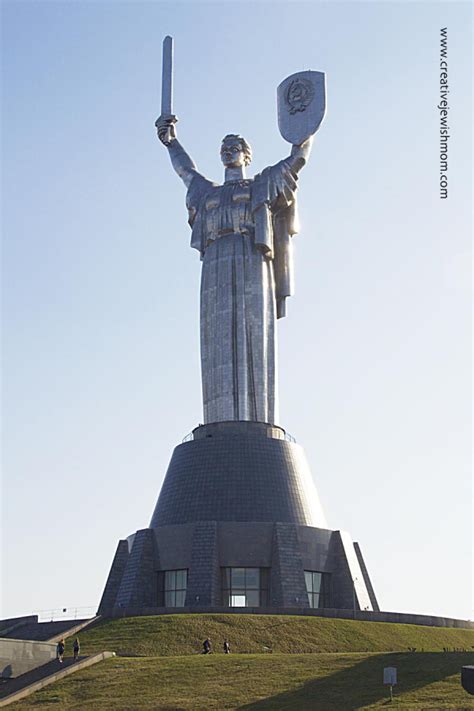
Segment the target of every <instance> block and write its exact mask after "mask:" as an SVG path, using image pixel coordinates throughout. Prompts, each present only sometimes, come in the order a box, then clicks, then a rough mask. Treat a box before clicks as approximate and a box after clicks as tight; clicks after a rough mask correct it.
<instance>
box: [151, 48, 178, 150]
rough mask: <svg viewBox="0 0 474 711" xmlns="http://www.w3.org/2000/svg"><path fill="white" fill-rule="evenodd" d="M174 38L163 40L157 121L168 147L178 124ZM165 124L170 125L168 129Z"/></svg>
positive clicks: (156, 124) (162, 139)
mask: <svg viewBox="0 0 474 711" xmlns="http://www.w3.org/2000/svg"><path fill="white" fill-rule="evenodd" d="M172 104H173V38H172V37H169V36H166V37H165V38H164V40H163V64H162V75H161V116H160V117H159V118H158V119H157V120H156V123H155V126H156V127H157V129H158V135H159V137H160V140H161V141H162V142H163V143H164V144H165V145H166V146H167V145H169V144H170V143H171V140H172V139H173V133H172V131H173V128H172V124H174V123H176V121H177V119H176V116H175V115H174V114H173V108H172ZM164 124H168V126H167V128H165V127H164Z"/></svg>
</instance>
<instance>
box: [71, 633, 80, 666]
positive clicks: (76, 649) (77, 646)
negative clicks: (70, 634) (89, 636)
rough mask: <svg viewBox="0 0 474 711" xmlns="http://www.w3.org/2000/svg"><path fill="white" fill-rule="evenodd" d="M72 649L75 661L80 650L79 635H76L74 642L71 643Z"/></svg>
mask: <svg viewBox="0 0 474 711" xmlns="http://www.w3.org/2000/svg"><path fill="white" fill-rule="evenodd" d="M72 651H73V652H74V661H75V662H77V658H78V656H79V652H80V651H81V645H80V644H79V637H76V639H75V640H74V644H73V645H72Z"/></svg>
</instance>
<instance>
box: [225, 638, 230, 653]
mask: <svg viewBox="0 0 474 711" xmlns="http://www.w3.org/2000/svg"><path fill="white" fill-rule="evenodd" d="M224 654H230V644H229V642H228V641H227V640H226V639H225V640H224Z"/></svg>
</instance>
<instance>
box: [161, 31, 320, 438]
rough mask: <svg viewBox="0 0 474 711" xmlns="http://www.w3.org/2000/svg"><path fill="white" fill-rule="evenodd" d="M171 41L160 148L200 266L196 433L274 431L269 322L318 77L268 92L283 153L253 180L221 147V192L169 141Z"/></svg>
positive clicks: (243, 160)
mask: <svg viewBox="0 0 474 711" xmlns="http://www.w3.org/2000/svg"><path fill="white" fill-rule="evenodd" d="M171 95H172V40H171V38H166V39H165V42H164V54H163V95H162V112H161V116H160V117H159V118H158V120H157V121H156V128H157V133H158V137H159V139H160V141H161V142H162V143H163V145H165V146H166V147H167V149H168V152H169V156H170V159H171V164H172V166H173V168H174V170H175V171H176V173H177V174H178V175H179V177H180V178H181V179H182V180H183V182H184V184H185V185H186V188H187V195H186V205H187V208H188V212H189V224H190V226H191V229H192V236H191V246H192V247H194V248H195V249H197V250H198V251H199V253H200V255H201V259H202V276H201V308H200V320H201V376H202V392H203V405H204V423H210V422H221V421H230V420H251V421H257V422H267V423H272V424H276V423H277V422H278V390H277V338H276V320H277V319H278V318H281V317H283V316H285V315H286V299H287V298H288V297H289V296H291V295H292V294H293V290H294V276H293V250H292V237H293V235H294V234H296V232H297V231H298V226H297V223H298V219H297V208H296V190H297V181H298V174H299V172H300V170H301V169H302V168H303V167H304V165H305V164H306V162H307V160H308V158H309V155H310V151H311V144H312V134H313V133H314V132H315V131H316V130H317V128H318V127H319V125H320V123H321V121H322V119H323V116H324V111H325V84H324V74H323V73H321V72H313V71H306V72H300V73H298V74H294V75H292V76H291V77H288V79H287V80H285V81H284V82H283V83H282V84H281V85H280V87H279V89H278V104H279V106H278V108H279V124H280V129H281V131H282V134H283V135H284V137H285V138H286V139H287V140H288V141H289V142H290V143H292V144H293V145H292V149H291V153H290V155H289V156H288V157H287V158H284V159H283V160H280V161H279V162H278V163H276V164H275V165H273V166H270V167H268V168H265V170H263V171H262V172H261V173H259V174H258V175H255V176H254V177H253V178H248V177H247V176H246V168H247V166H248V165H249V164H250V162H251V160H252V150H251V148H250V146H249V144H248V143H247V141H246V140H245V139H244V138H243V137H242V136H240V135H238V134H228V135H227V136H225V137H224V138H223V140H222V144H221V149H220V155H221V159H222V163H223V165H224V183H223V184H221V185H219V184H216V183H214V182H212V181H210V180H208V179H207V178H205V177H204V176H203V175H202V174H201V173H200V172H199V170H198V169H197V167H196V164H195V163H194V161H193V160H192V158H191V157H190V156H189V154H188V153H187V152H186V150H185V149H184V148H183V146H182V145H181V144H180V142H179V141H178V138H177V135H176V122H177V118H176V116H175V115H174V114H173V113H172V108H171Z"/></svg>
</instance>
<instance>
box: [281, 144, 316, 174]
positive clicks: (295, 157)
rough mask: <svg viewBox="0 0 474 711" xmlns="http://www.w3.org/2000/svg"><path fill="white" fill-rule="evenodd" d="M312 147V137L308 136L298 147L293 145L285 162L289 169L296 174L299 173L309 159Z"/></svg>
mask: <svg viewBox="0 0 474 711" xmlns="http://www.w3.org/2000/svg"><path fill="white" fill-rule="evenodd" d="M312 145H313V137H312V136H310V137H309V138H308V139H307V140H306V141H304V143H302V144H301V145H300V146H296V145H294V146H293V147H292V149H291V153H290V155H289V156H288V158H287V159H286V160H287V162H288V163H289V164H290V165H291V168H292V169H293V170H294V171H295V172H296V173H299V172H300V170H301V168H303V167H304V166H305V165H306V163H307V161H308V158H309V154H310V153H311V148H312Z"/></svg>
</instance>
